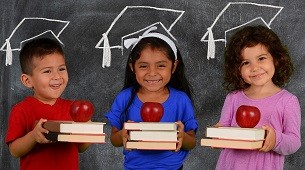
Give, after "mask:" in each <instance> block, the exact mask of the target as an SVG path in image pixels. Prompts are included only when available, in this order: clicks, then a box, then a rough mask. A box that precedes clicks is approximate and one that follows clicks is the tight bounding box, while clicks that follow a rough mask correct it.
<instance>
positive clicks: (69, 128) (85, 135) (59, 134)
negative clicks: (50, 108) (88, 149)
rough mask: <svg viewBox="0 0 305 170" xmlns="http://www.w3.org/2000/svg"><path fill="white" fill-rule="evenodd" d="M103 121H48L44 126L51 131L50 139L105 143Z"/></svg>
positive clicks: (48, 136) (48, 135)
mask: <svg viewBox="0 0 305 170" xmlns="http://www.w3.org/2000/svg"><path fill="white" fill-rule="evenodd" d="M104 124H105V123H102V122H74V121H49V120H48V121H47V122H45V123H43V125H42V127H43V128H45V129H47V130H48V131H49V133H48V134H45V137H46V138H47V139H48V140H50V141H60V142H77V143H105V133H104Z"/></svg>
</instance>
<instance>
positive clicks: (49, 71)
mask: <svg viewBox="0 0 305 170" xmlns="http://www.w3.org/2000/svg"><path fill="white" fill-rule="evenodd" d="M42 73H51V70H44V71H43V72H42Z"/></svg>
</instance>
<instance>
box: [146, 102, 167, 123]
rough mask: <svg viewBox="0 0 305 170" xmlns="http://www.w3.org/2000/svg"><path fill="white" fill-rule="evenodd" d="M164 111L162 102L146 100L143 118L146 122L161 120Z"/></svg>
mask: <svg viewBox="0 0 305 170" xmlns="http://www.w3.org/2000/svg"><path fill="white" fill-rule="evenodd" d="M163 113H164V108H163V106H162V104H160V103H156V102H145V103H144V104H143V106H142V108H141V118H142V120H143V121H144V122H160V120H161V118H162V116H163Z"/></svg>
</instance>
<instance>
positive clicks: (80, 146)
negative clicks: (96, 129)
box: [78, 143, 91, 153]
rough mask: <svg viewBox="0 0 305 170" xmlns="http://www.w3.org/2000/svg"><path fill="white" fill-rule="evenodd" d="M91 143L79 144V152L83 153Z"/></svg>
mask: <svg viewBox="0 0 305 170" xmlns="http://www.w3.org/2000/svg"><path fill="white" fill-rule="evenodd" d="M90 145H91V143H81V144H79V145H78V152H79V153H83V152H85V151H86V150H87V149H88V148H89V147H90Z"/></svg>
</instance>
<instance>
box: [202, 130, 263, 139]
mask: <svg viewBox="0 0 305 170" xmlns="http://www.w3.org/2000/svg"><path fill="white" fill-rule="evenodd" d="M206 137H208V138H219V139H233V140H264V139H265V130H264V129H262V128H238V127H207V128H206Z"/></svg>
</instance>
